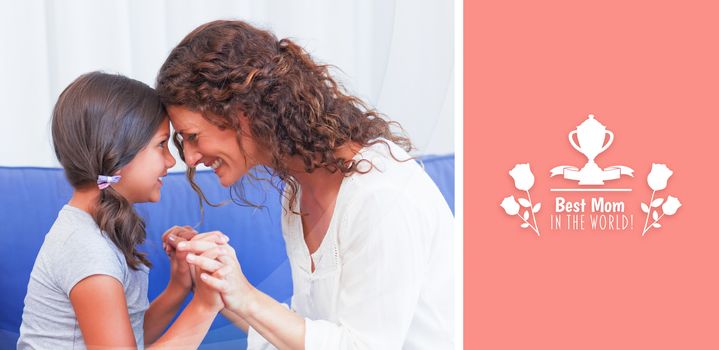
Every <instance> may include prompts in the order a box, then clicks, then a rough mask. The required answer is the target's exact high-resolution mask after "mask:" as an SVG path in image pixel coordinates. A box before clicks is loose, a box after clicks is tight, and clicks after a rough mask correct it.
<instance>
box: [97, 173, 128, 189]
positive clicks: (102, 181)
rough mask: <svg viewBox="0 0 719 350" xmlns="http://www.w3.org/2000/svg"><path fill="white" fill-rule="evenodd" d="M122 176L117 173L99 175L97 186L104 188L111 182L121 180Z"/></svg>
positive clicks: (114, 182)
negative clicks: (114, 174)
mask: <svg viewBox="0 0 719 350" xmlns="http://www.w3.org/2000/svg"><path fill="white" fill-rule="evenodd" d="M121 177H122V176H120V175H116V176H105V175H98V176H97V188H99V189H101V190H104V189H106V188H107V187H108V186H110V185H111V184H116V183H118V182H120V178H121Z"/></svg>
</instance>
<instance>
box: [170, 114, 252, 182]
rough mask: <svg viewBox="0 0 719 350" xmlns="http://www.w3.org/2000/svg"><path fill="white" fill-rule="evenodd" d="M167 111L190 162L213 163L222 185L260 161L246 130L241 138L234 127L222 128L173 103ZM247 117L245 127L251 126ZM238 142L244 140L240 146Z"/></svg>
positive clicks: (191, 164)
mask: <svg viewBox="0 0 719 350" xmlns="http://www.w3.org/2000/svg"><path fill="white" fill-rule="evenodd" d="M167 113H168V114H169V115H170V120H171V121H172V126H173V127H174V128H175V131H176V132H177V133H178V134H179V135H180V137H181V138H182V148H183V153H184V156H185V163H187V166H189V167H196V166H197V165H198V164H200V163H201V164H204V165H205V166H207V167H210V168H211V169H212V170H214V172H215V174H216V175H217V177H218V178H219V180H220V183H221V184H222V186H225V187H228V186H230V185H232V184H234V183H235V182H237V181H238V180H239V179H240V178H241V177H242V176H243V175H245V174H246V173H247V171H248V170H249V169H250V168H252V167H253V166H255V165H257V164H258V162H257V160H256V159H257V157H256V154H257V146H256V144H255V142H254V140H253V138H252V137H251V136H250V135H247V133H246V132H243V135H242V136H241V138H240V140H239V141H238V139H237V132H236V131H235V130H232V129H225V130H222V129H220V128H219V127H217V126H215V125H214V124H211V123H210V122H209V121H207V120H206V119H205V118H204V117H203V116H202V114H200V113H198V112H193V111H191V110H189V109H187V108H184V107H181V106H171V107H169V108H168V109H167ZM246 121H247V119H246V118H245V119H241V123H240V126H241V128H242V130H249V126H248V125H247V123H246ZM239 142H241V143H242V145H241V147H240V144H239ZM243 151H244V153H243ZM245 155H246V156H245Z"/></svg>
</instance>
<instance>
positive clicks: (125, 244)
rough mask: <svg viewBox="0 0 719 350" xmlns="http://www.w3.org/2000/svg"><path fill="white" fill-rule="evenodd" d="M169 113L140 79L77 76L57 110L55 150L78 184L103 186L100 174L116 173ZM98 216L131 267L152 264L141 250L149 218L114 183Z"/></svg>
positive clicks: (103, 195) (54, 115) (104, 194)
mask: <svg viewBox="0 0 719 350" xmlns="http://www.w3.org/2000/svg"><path fill="white" fill-rule="evenodd" d="M165 116H166V113H165V109H164V107H163V105H162V103H161V102H160V99H159V98H158V96H157V93H156V92H155V90H153V89H152V88H151V87H149V86H147V85H145V84H144V83H142V82H139V81H137V80H133V79H130V78H127V77H124V76H121V75H112V74H106V73H101V72H92V73H87V74H85V75H82V76H80V77H79V78H77V79H76V80H75V81H73V82H72V83H71V84H70V85H69V86H68V87H67V88H65V90H64V91H63V92H62V94H60V97H59V98H58V101H57V104H55V109H54V110H53V113H52V142H53V146H54V148H55V155H56V156H57V159H58V160H59V161H60V164H62V167H63V168H64V169H65V176H66V177H67V179H68V181H70V184H71V185H72V187H73V188H76V189H81V188H87V187H91V186H97V177H98V175H115V174H116V173H117V171H118V170H120V169H121V168H122V167H124V166H125V165H127V164H128V163H130V161H132V159H133V158H135V156H136V155H137V153H138V152H140V150H142V149H143V148H144V147H145V146H147V144H148V143H149V142H150V139H152V137H153V135H154V134H155V132H156V131H157V128H159V127H160V124H161V123H162V121H163V119H164V118H165ZM93 218H94V219H95V222H96V223H97V225H98V226H99V227H100V229H101V230H102V231H103V232H104V233H105V234H106V235H107V237H109V238H110V240H112V242H113V243H115V245H116V246H117V247H118V248H119V249H120V251H122V253H123V254H124V255H125V260H126V261H127V265H128V266H130V267H131V268H132V269H135V270H137V269H138V266H139V264H145V265H146V266H148V267H149V266H151V263H150V261H149V260H148V259H147V257H146V256H145V254H143V253H140V252H138V251H137V249H136V246H137V245H138V244H142V243H143V242H144V241H145V236H146V233H145V223H144V221H143V220H142V218H140V216H139V215H137V213H136V212H135V209H134V208H133V206H132V204H130V203H129V202H128V201H127V199H125V198H124V197H123V196H122V195H121V194H120V193H118V192H117V191H116V190H115V189H113V188H112V186H110V187H107V188H105V189H104V190H101V191H100V196H99V200H98V203H97V207H96V208H95V211H94V213H93Z"/></svg>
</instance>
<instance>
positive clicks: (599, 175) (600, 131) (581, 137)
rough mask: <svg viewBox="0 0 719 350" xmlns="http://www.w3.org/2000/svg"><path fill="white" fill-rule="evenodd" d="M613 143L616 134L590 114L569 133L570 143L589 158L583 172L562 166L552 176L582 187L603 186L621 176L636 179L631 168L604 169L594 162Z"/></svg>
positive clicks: (556, 168) (552, 172)
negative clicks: (574, 182)
mask: <svg viewBox="0 0 719 350" xmlns="http://www.w3.org/2000/svg"><path fill="white" fill-rule="evenodd" d="M574 135H577V141H578V142H574ZM607 137H609V140H607ZM605 141H606V143H605ZM613 141H614V133H612V132H611V131H609V130H607V127H606V126H604V125H602V123H600V122H599V121H598V120H596V119H595V118H594V115H593V114H590V115H589V117H588V118H587V120H585V121H584V122H582V124H580V125H579V126H577V129H576V130H572V132H570V133H569V143H571V144H572V147H574V149H576V150H577V151H579V152H580V153H582V154H584V155H585V156H586V157H587V159H588V161H587V164H585V165H584V167H583V168H582V169H581V170H580V169H579V168H577V167H574V166H570V165H561V166H558V167H555V168H553V169H552V170H551V176H552V177H553V176H556V175H563V176H564V178H565V179H568V180H575V181H579V184H580V185H603V184H604V181H607V180H616V179H618V178H619V177H621V175H628V176H631V177H634V170H632V169H631V168H629V167H626V166H622V165H615V166H611V167H608V168H605V169H602V168H600V167H599V165H597V163H596V162H594V159H595V158H596V157H597V156H598V155H599V154H600V153H602V152H604V151H606V150H607V148H609V146H610V145H611V144H612V142H613Z"/></svg>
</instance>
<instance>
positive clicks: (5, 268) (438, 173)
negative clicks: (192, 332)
mask: <svg viewBox="0 0 719 350" xmlns="http://www.w3.org/2000/svg"><path fill="white" fill-rule="evenodd" d="M420 162H421V163H423V164H424V167H425V169H426V171H427V173H428V174H429V175H430V177H432V179H433V180H434V181H435V183H437V185H438V187H439V188H440V191H441V192H442V194H443V195H444V197H445V199H446V200H447V202H448V204H449V206H450V208H451V209H452V212H454V156H453V155H449V156H427V157H423V158H422V159H420ZM196 181H197V182H198V184H199V185H200V186H201V187H202V189H203V191H204V192H205V194H206V195H207V197H208V199H210V200H211V201H214V202H216V203H217V202H221V201H223V200H226V199H227V198H228V190H227V189H226V188H223V187H222V186H220V184H219V183H218V182H217V179H216V177H215V175H214V174H213V173H212V172H210V171H201V172H198V174H197V176H196ZM245 188H246V190H247V191H246V197H247V198H248V199H249V200H250V201H251V202H253V203H255V204H261V205H262V207H261V208H253V207H247V206H240V205H235V204H228V205H225V206H220V207H210V206H207V205H205V212H204V220H202V223H200V220H201V218H200V209H199V203H198V198H197V195H196V194H195V192H194V191H192V189H191V188H190V186H189V183H188V182H187V180H186V178H185V176H184V174H181V173H172V174H169V175H168V176H167V177H166V178H165V181H164V186H163V189H162V200H161V201H160V202H159V203H145V204H139V205H137V206H136V208H137V210H138V212H139V213H140V215H142V217H143V218H145V222H146V224H147V241H146V243H145V244H144V245H143V247H141V250H143V251H145V252H147V253H148V256H149V258H150V260H151V261H152V263H153V267H152V269H151V270H150V284H149V298H150V300H152V299H154V298H155V297H157V295H158V294H160V292H162V290H163V289H164V288H165V286H166V285H167V282H168V280H169V273H170V267H169V261H168V259H167V257H166V256H165V253H164V251H163V250H162V243H161V240H160V237H161V235H162V234H163V232H164V231H165V230H166V229H168V228H169V227H171V226H173V225H191V226H195V227H196V229H197V231H199V232H205V231H209V230H219V231H222V232H224V233H225V234H227V235H228V236H229V237H230V244H231V245H232V246H233V247H234V248H235V250H236V251H237V257H238V259H239V260H240V262H241V263H242V269H243V271H244V273H245V275H247V279H248V280H249V281H250V282H251V283H252V284H253V285H254V286H256V287H257V288H259V289H260V290H262V291H263V292H265V293H267V294H269V295H270V296H272V297H273V298H275V299H276V300H278V301H280V302H285V303H289V298H290V296H291V295H292V280H291V276H290V267H289V262H288V260H287V255H286V253H285V247H284V240H283V239H282V233H281V228H280V214H281V207H280V195H279V193H278V192H277V191H276V190H274V189H273V188H272V187H271V186H270V184H268V183H266V182H253V183H249V184H247V186H245ZM71 194H72V188H71V187H70V186H69V184H68V183H67V181H66V180H65V177H64V174H63V172H62V169H55V168H32V167H0V237H2V242H0V243H1V244H0V273H2V274H1V276H3V278H1V279H0V296H1V297H0V310H2V312H1V313H0V349H14V348H15V343H16V342H17V337H18V334H19V328H20V323H21V322H22V309H23V301H24V298H25V293H26V292H27V283H28V280H29V278H30V272H31V271H32V267H33V264H34V262H35V257H36V255H37V252H38V251H39V249H40V246H41V245H42V242H43V239H44V236H45V234H46V233H47V231H48V230H49V229H50V226H52V223H53V222H54V220H55V218H56V217H57V213H58V211H59V210H60V208H61V207H62V206H63V205H64V204H65V203H67V201H68V200H69V198H70V196H71ZM188 301H189V298H188ZM228 346H230V347H233V348H240V349H241V348H245V347H246V335H245V334H244V333H243V332H242V331H241V330H239V329H238V328H236V327H235V326H233V325H232V324H231V323H230V322H229V321H227V320H226V319H225V318H223V317H221V316H220V317H218V318H217V319H216V320H215V321H214V323H213V324H212V327H211V328H210V332H209V333H208V334H207V337H206V338H205V340H204V341H203V346H202V347H201V349H213V348H225V347H228Z"/></svg>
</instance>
